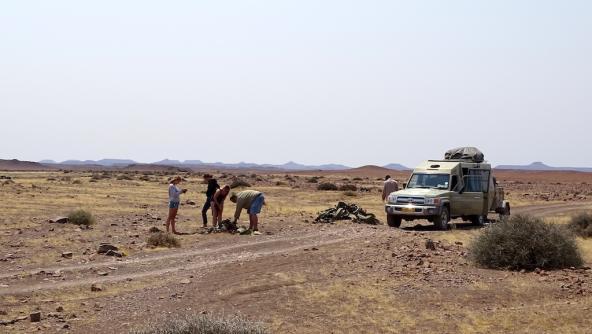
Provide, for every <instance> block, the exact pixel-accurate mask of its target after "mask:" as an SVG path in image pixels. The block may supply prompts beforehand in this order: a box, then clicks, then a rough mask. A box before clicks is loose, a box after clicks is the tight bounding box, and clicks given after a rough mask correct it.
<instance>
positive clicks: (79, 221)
mask: <svg viewBox="0 0 592 334" xmlns="http://www.w3.org/2000/svg"><path fill="white" fill-rule="evenodd" d="M68 222H70V223H72V224H75V225H85V226H89V225H92V224H94V223H95V217H93V215H92V214H91V213H90V212H88V211H86V210H76V211H72V212H70V214H69V215H68Z"/></svg>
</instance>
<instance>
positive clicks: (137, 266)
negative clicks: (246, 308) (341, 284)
mask: <svg viewBox="0 0 592 334" xmlns="http://www.w3.org/2000/svg"><path fill="white" fill-rule="evenodd" d="M590 207H592V203H573V204H571V203H570V204H552V205H532V206H525V207H518V208H514V209H513V213H514V214H533V215H536V216H541V217H548V216H555V215H559V214H567V213H572V212H576V211H580V210H584V209H587V208H590ZM371 233H372V230H368V229H360V228H356V227H346V228H337V229H331V230H328V231H324V230H318V231H314V232H309V233H307V234H299V233H295V234H293V235H285V236H261V237H259V238H256V239H255V238H240V239H238V242H237V239H233V240H222V242H216V243H205V244H203V245H198V246H197V247H194V248H191V249H187V250H166V251H162V252H158V253H152V254H142V255H139V256H137V257H129V258H125V259H124V260H117V259H114V258H108V257H106V258H105V259H103V260H102V261H96V262H90V263H85V264H77V265H67V266H51V267H36V268H28V269H25V270H24V272H23V271H19V272H5V273H0V284H4V285H7V286H8V287H9V288H0V296H6V295H18V294H25V293H29V292H33V291H39V290H42V291H48V290H53V289H62V288H72V287H77V286H81V285H89V284H92V283H116V282H122V281H126V280H135V279H141V278H146V277H150V276H160V275H164V274H171V273H176V272H181V271H185V270H198V269H199V270H200V271H202V272H203V271H204V270H205V269H209V268H214V267H215V266H217V265H221V264H229V263H239V262H244V261H252V260H256V259H258V258H261V257H266V256H276V255H281V254H286V253H290V252H294V251H299V250H302V249H305V248H312V247H318V246H323V245H329V244H339V243H342V242H347V241H351V240H352V239H356V238H361V237H367V236H369V235H370V234H371ZM228 242H233V244H231V245H229V244H228ZM227 254H233V256H232V257H230V256H227ZM109 268H111V269H109ZM112 268H116V270H112ZM56 272H57V273H59V274H60V276H59V277H56V278H55V279H49V280H47V279H46V280H44V281H39V277H43V276H44V275H46V274H52V273H56ZM97 272H108V275H107V276H97Z"/></svg>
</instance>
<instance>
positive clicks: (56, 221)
mask: <svg viewBox="0 0 592 334" xmlns="http://www.w3.org/2000/svg"><path fill="white" fill-rule="evenodd" d="M69 221H70V219H68V217H58V218H55V219H50V220H49V223H50V224H67V223H68V222H69Z"/></svg>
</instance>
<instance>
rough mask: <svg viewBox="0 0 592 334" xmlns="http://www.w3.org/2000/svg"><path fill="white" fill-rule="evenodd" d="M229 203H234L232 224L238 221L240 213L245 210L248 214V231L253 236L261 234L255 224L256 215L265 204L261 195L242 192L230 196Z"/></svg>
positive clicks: (256, 221) (257, 192)
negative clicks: (234, 209)
mask: <svg viewBox="0 0 592 334" xmlns="http://www.w3.org/2000/svg"><path fill="white" fill-rule="evenodd" d="M230 201H231V202H233V203H236V211H235V213H234V223H236V222H237V221H238V218H239V217H240V214H241V211H242V210H243V209H247V213H248V214H249V231H251V233H252V234H254V235H259V234H261V233H259V230H258V228H257V224H258V223H259V218H258V217H257V215H258V214H259V213H260V212H261V208H262V207H263V205H264V204H265V196H264V195H263V193H262V192H260V191H256V190H244V191H241V192H239V193H238V194H232V196H230Z"/></svg>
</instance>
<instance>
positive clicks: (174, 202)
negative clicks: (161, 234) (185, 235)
mask: <svg viewBox="0 0 592 334" xmlns="http://www.w3.org/2000/svg"><path fill="white" fill-rule="evenodd" d="M182 180H183V179H181V177H180V176H176V177H175V178H174V179H172V180H171V184H169V217H168V218H167V221H166V231H167V232H169V226H170V227H172V231H173V233H174V234H179V233H177V230H176V229H175V219H176V218H177V211H178V210H179V203H180V202H181V194H184V193H186V192H187V189H180V188H179V187H177V184H179V183H181V181H182Z"/></svg>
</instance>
